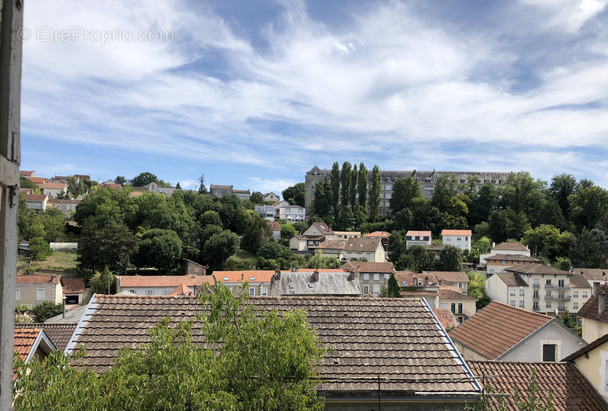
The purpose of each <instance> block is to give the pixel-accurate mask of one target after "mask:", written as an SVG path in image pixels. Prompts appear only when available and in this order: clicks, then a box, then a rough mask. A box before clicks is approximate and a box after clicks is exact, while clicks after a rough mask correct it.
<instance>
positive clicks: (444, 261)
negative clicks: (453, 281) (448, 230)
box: [435, 245, 462, 271]
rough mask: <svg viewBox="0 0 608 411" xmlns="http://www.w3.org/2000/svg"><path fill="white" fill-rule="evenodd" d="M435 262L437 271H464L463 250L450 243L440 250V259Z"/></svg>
mask: <svg viewBox="0 0 608 411" xmlns="http://www.w3.org/2000/svg"><path fill="white" fill-rule="evenodd" d="M435 264H436V268H437V271H462V252H461V251H460V249H458V248H456V247H454V246H451V245H448V246H446V247H445V248H444V249H443V250H441V251H440V252H439V259H438V260H437V261H436V263H435Z"/></svg>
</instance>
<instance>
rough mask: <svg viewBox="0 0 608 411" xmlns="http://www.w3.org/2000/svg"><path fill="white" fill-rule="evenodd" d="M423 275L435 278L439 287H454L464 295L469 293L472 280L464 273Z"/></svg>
mask: <svg viewBox="0 0 608 411" xmlns="http://www.w3.org/2000/svg"><path fill="white" fill-rule="evenodd" d="M423 274H425V275H428V276H433V277H435V278H436V279H437V282H438V283H439V285H453V286H455V287H458V289H459V290H460V292H461V293H463V294H466V293H468V292H469V283H470V282H471V280H469V277H468V276H467V273H465V272H464V271H423Z"/></svg>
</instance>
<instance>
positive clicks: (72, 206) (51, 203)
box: [46, 198, 80, 218]
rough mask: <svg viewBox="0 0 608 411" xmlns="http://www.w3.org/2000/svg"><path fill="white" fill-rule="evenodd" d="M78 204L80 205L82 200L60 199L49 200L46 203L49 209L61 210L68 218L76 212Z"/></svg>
mask: <svg viewBox="0 0 608 411" xmlns="http://www.w3.org/2000/svg"><path fill="white" fill-rule="evenodd" d="M78 204H80V200H68V199H58V198H49V199H48V200H47V203H46V205H47V206H48V207H53V208H56V209H58V210H60V211H61V212H62V213H63V215H64V216H65V217H66V218H68V217H70V216H71V215H72V214H74V213H75V212H76V207H77V206H78Z"/></svg>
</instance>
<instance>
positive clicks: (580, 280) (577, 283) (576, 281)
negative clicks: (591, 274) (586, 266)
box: [570, 275, 591, 288]
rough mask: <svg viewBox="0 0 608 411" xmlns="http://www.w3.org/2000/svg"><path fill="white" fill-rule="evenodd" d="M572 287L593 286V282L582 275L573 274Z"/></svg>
mask: <svg viewBox="0 0 608 411" xmlns="http://www.w3.org/2000/svg"><path fill="white" fill-rule="evenodd" d="M570 287H572V288H591V284H590V283H589V281H588V280H587V279H586V278H585V277H583V276H582V275H573V276H572V277H570Z"/></svg>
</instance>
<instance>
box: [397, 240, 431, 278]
mask: <svg viewBox="0 0 608 411" xmlns="http://www.w3.org/2000/svg"><path fill="white" fill-rule="evenodd" d="M398 261H399V262H401V259H399V260H398ZM434 264H435V254H434V253H433V252H432V251H427V249H426V248H424V247H423V246H421V245H415V246H412V247H411V248H410V249H409V250H408V251H407V253H406V254H405V259H404V264H403V263H402V264H399V265H400V266H403V265H405V268H409V269H410V270H411V271H412V272H414V273H421V272H423V271H429V270H432V269H433V268H434Z"/></svg>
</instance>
